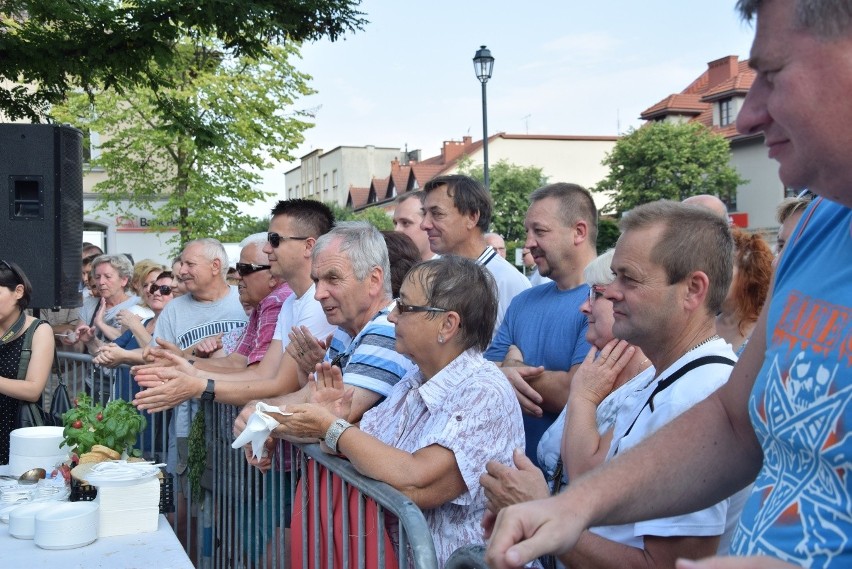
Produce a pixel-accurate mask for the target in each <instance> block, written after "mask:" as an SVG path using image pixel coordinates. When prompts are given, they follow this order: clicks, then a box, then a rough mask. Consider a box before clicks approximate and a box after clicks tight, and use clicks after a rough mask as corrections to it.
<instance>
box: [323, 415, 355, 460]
mask: <svg viewBox="0 0 852 569" xmlns="http://www.w3.org/2000/svg"><path fill="white" fill-rule="evenodd" d="M351 426H352V424H351V423H349V422H348V421H345V420H343V419H337V420H336V421H335V422H333V423H332V424H331V426H330V427H329V428H328V430H327V431H326V432H325V444H326V446H327V447H328V448H330V449H331V452H333V453H335V454H337V441H338V440H339V439H340V435H342V434H343V431H345V430H346V429H348V428H349V427H351Z"/></svg>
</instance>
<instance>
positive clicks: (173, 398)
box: [133, 368, 206, 413]
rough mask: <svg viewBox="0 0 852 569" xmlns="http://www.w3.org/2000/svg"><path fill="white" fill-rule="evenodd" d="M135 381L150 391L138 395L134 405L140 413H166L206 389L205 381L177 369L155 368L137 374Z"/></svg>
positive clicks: (143, 391) (145, 390)
mask: <svg viewBox="0 0 852 569" xmlns="http://www.w3.org/2000/svg"><path fill="white" fill-rule="evenodd" d="M155 372H156V373H155ZM135 379H136V382H137V383H138V384H139V385H141V386H142V387H147V388H148V389H144V390H142V391H140V392H139V393H137V394H136V397H135V398H134V399H133V404H134V405H135V406H136V408H137V409H139V410H140V411H148V412H149V413H156V412H158V411H166V410H168V409H171V408H173V407H176V406H178V405H180V404H181V403H183V402H184V401H189V400H190V399H193V398H195V397H198V396H199V395H200V394H201V393H202V392H203V391H204V388H205V387H206V382H205V381H204V380H203V379H200V378H197V377H192V376H189V375H186V374H185V373H181V372H180V371H178V370H177V369H175V368H154V369H151V370H147V371H145V372H142V373H140V374H137V375H136V378H135Z"/></svg>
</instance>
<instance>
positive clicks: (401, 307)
mask: <svg viewBox="0 0 852 569" xmlns="http://www.w3.org/2000/svg"><path fill="white" fill-rule="evenodd" d="M393 301H394V303H395V305H396V306H394V308H395V309H396V310H398V311H399V312H400V314H402V313H403V312H449V310H447V309H446V308H435V307H434V306H414V305H413V304H405V303H404V302H402V300H401V299H400V298H395V299H394V300H393Z"/></svg>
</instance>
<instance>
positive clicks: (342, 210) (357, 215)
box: [325, 202, 393, 231]
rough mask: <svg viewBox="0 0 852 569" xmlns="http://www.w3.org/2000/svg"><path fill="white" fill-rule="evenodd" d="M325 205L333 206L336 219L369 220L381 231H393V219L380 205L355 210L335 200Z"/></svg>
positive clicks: (332, 210) (332, 209)
mask: <svg viewBox="0 0 852 569" xmlns="http://www.w3.org/2000/svg"><path fill="white" fill-rule="evenodd" d="M325 205H327V206H328V207H329V208H331V212H332V213H333V214H334V220H335V221H367V222H369V223H372V224H373V225H374V226H376V227H377V228H378V229H379V231H393V219H391V216H389V215H388V214H387V213H385V210H383V209H382V208H380V207H371V208H368V209H365V210H363V211H359V212H354V211H352V210H351V209H349V208H348V207H343V206H342V205H338V204H337V203H335V202H325Z"/></svg>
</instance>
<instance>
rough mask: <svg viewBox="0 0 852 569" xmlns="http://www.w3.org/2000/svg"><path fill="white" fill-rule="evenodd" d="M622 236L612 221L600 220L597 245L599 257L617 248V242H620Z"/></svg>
mask: <svg viewBox="0 0 852 569" xmlns="http://www.w3.org/2000/svg"><path fill="white" fill-rule="evenodd" d="M620 235H621V232H620V231H619V229H618V224H617V223H616V222H614V221H613V220H611V219H600V220H598V240H597V243H596V246H597V249H598V255H600V254H601V253H604V252H606V250H607V249H611V248H613V247H615V242H616V241H618V237H619V236H620Z"/></svg>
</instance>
